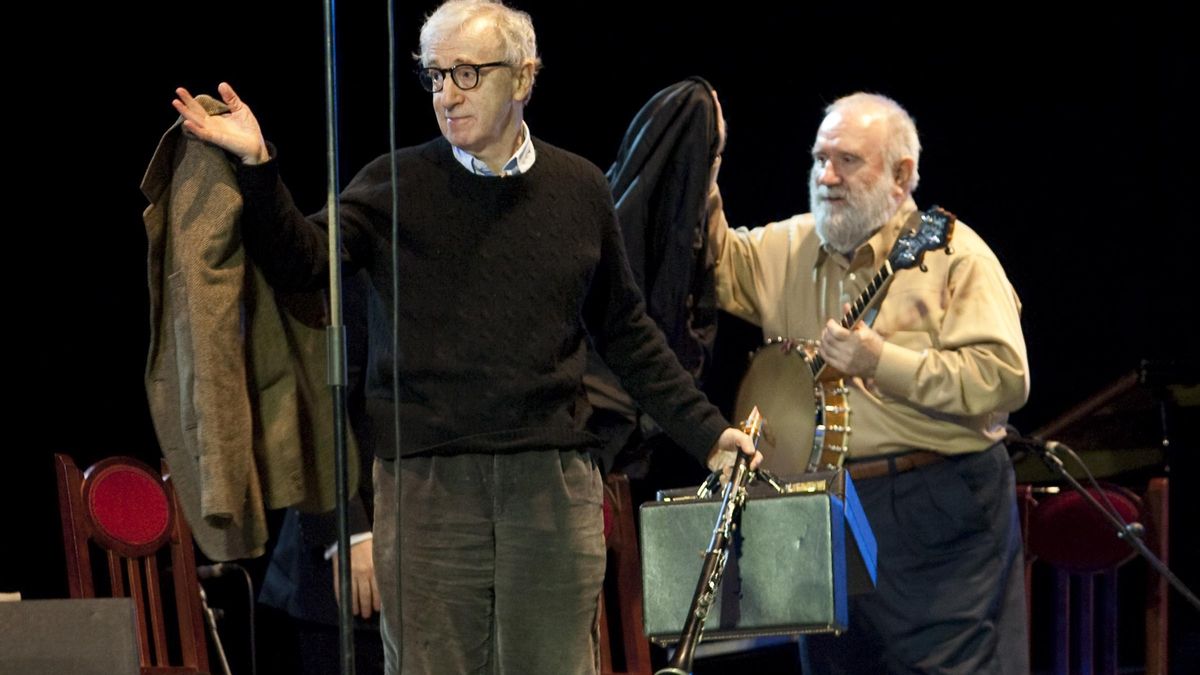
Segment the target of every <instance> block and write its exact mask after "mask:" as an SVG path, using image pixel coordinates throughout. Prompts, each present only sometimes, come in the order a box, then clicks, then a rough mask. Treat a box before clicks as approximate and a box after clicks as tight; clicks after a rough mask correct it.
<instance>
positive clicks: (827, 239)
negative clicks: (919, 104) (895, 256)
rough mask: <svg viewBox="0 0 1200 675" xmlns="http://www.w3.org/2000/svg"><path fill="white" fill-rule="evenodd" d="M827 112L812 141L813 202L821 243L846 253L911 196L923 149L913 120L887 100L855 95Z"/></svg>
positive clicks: (845, 98) (876, 228)
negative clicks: (918, 157)
mask: <svg viewBox="0 0 1200 675" xmlns="http://www.w3.org/2000/svg"><path fill="white" fill-rule="evenodd" d="M825 112H826V115H825V119H824V120H823V121H822V122H821V127H820V128H819V129H818V130H817V138H816V140H815V141H813V149H812V156H813V168H812V173H811V174H810V175H809V200H810V205H811V207H812V212H813V216H814V218H815V221H816V226H817V234H818V236H820V237H821V241H822V242H824V243H825V244H826V245H827V246H829V247H831V248H833V249H834V250H836V251H839V252H841V253H847V254H848V253H850V252H852V251H853V250H854V249H855V248H857V247H858V246H860V245H862V243H863V242H864V241H866V240H867V238H868V237H870V236H871V234H872V233H874V232H876V231H878V230H879V228H881V227H882V226H883V225H884V223H886V222H887V221H888V219H889V218H891V217H892V215H894V214H895V213H896V211H897V210H898V209H899V208H900V206H901V205H902V204H903V203H904V202H905V200H907V199H908V197H909V195H911V194H912V191H913V190H914V189H915V188H916V185H917V171H916V167H917V156H918V155H919V154H920V151H921V148H920V144H919V143H918V141H917V135H916V127H915V126H914V125H913V123H912V118H911V117H909V116H908V113H906V112H905V111H904V109H903V108H901V107H900V106H899V105H898V104H897V103H896V102H895V101H893V100H891V99H889V98H887V97H884V96H878V95H875V94H861V93H860V94H853V95H851V96H847V97H844V98H840V99H838V100H837V101H834V102H833V104H832V105H830V106H829V107H828V108H826V109H825Z"/></svg>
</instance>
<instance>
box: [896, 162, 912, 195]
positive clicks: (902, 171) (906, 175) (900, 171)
mask: <svg viewBox="0 0 1200 675" xmlns="http://www.w3.org/2000/svg"><path fill="white" fill-rule="evenodd" d="M915 164H916V162H914V161H913V158H912V157H905V158H904V159H901V160H900V161H899V162H896V166H894V167H892V180H894V181H895V182H896V186H897V187H899V188H900V189H902V190H905V191H908V186H909V185H910V184H912V176H913V166H914V165H915Z"/></svg>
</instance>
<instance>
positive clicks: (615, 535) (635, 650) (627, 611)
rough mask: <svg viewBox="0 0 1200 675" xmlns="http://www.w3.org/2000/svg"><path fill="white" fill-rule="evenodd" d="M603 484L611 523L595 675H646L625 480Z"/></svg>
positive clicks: (617, 477)
mask: <svg viewBox="0 0 1200 675" xmlns="http://www.w3.org/2000/svg"><path fill="white" fill-rule="evenodd" d="M604 484H605V490H604V501H605V506H606V510H608V511H609V512H610V513H611V525H610V526H609V527H607V528H606V531H607V532H606V534H607V537H606V543H607V548H608V565H607V568H606V570H605V574H604V592H603V593H602V594H601V596H600V672H601V674H602V675H624V674H629V675H650V641H649V640H648V639H647V638H646V630H645V627H644V625H645V622H644V619H643V617H642V561H641V555H640V553H639V552H638V535H637V525H636V523H635V521H634V511H633V498H632V496H631V495H630V492H629V478H628V477H627V476H625V475H624V474H620V473H611V474H609V475H608V477H607V478H606V479H605V481H604Z"/></svg>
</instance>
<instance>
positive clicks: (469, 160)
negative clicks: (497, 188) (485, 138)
mask: <svg viewBox="0 0 1200 675" xmlns="http://www.w3.org/2000/svg"><path fill="white" fill-rule="evenodd" d="M521 137H522V138H524V139H525V140H524V141H522V142H521V147H519V148H517V151H516V152H514V153H513V156H512V157H510V158H509V159H508V161H507V162H505V163H504V166H502V167H500V172H499V173H497V172H495V171H492V170H491V169H490V168H488V165H487V164H485V163H484V162H483V160H481V159H479V158H478V157H476V156H475V155H472V154H471V153H469V152H467V151H466V150H463V149H462V148H460V147H458V146H457V145H452V146H450V147H451V148H453V149H454V159H457V160H458V163H459V164H462V165H463V167H464V168H465V169H466V170H467V171H470V172H471V173H473V174H475V175H476V176H501V177H502V176H520V175H521V174H523V173H525V172H526V171H529V169H530V167H532V166H533V162H534V160H536V159H537V151H536V150H534V149H533V138H532V137H531V136H530V135H529V125H528V124H525V122H521Z"/></svg>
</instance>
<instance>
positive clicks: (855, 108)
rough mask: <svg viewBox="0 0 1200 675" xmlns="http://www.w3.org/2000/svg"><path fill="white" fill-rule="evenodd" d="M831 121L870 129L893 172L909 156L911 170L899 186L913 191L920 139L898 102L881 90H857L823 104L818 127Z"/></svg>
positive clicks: (919, 153)
mask: <svg viewBox="0 0 1200 675" xmlns="http://www.w3.org/2000/svg"><path fill="white" fill-rule="evenodd" d="M834 123H841V124H846V125H856V126H857V127H858V128H860V129H862V130H864V131H866V132H867V133H869V135H870V141H871V142H872V143H876V144H877V145H876V147H878V148H880V149H881V150H882V152H883V160H884V163H885V164H886V166H887V168H888V170H889V171H891V172H892V173H893V175H895V174H896V173H897V172H898V171H900V170H901V168H900V164H901V163H902V162H904V161H905V160H906V159H909V160H911V163H912V167H911V170H910V171H909V170H905V173H906V174H908V175H907V176H906V178H907V179H906V180H905V181H904V184H903V185H901V187H902V188H903V189H904V190H905V191H906V192H908V193H909V194H912V193H913V192H915V191H916V189H917V183H918V182H920V179H921V176H920V172H919V171H918V166H919V164H920V161H921V141H920V138H918V136H917V125H916V124H915V123H914V122H913V119H912V116H910V115H909V114H908V111H907V110H905V109H904V108H903V107H902V106H901V105H900V104H899V103H897V102H896V101H895V100H893V99H891V98H888V97H887V96H883V95H881V94H869V93H866V92H861V91H860V92H856V93H854V94H850V95H849V96H843V97H841V98H839V99H838V100H836V101H834V102H833V103H830V104H829V105H828V106H827V107H826V108H825V120H824V121H823V122H822V123H821V128H822V129H824V128H825V127H826V125H827V124H834Z"/></svg>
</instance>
